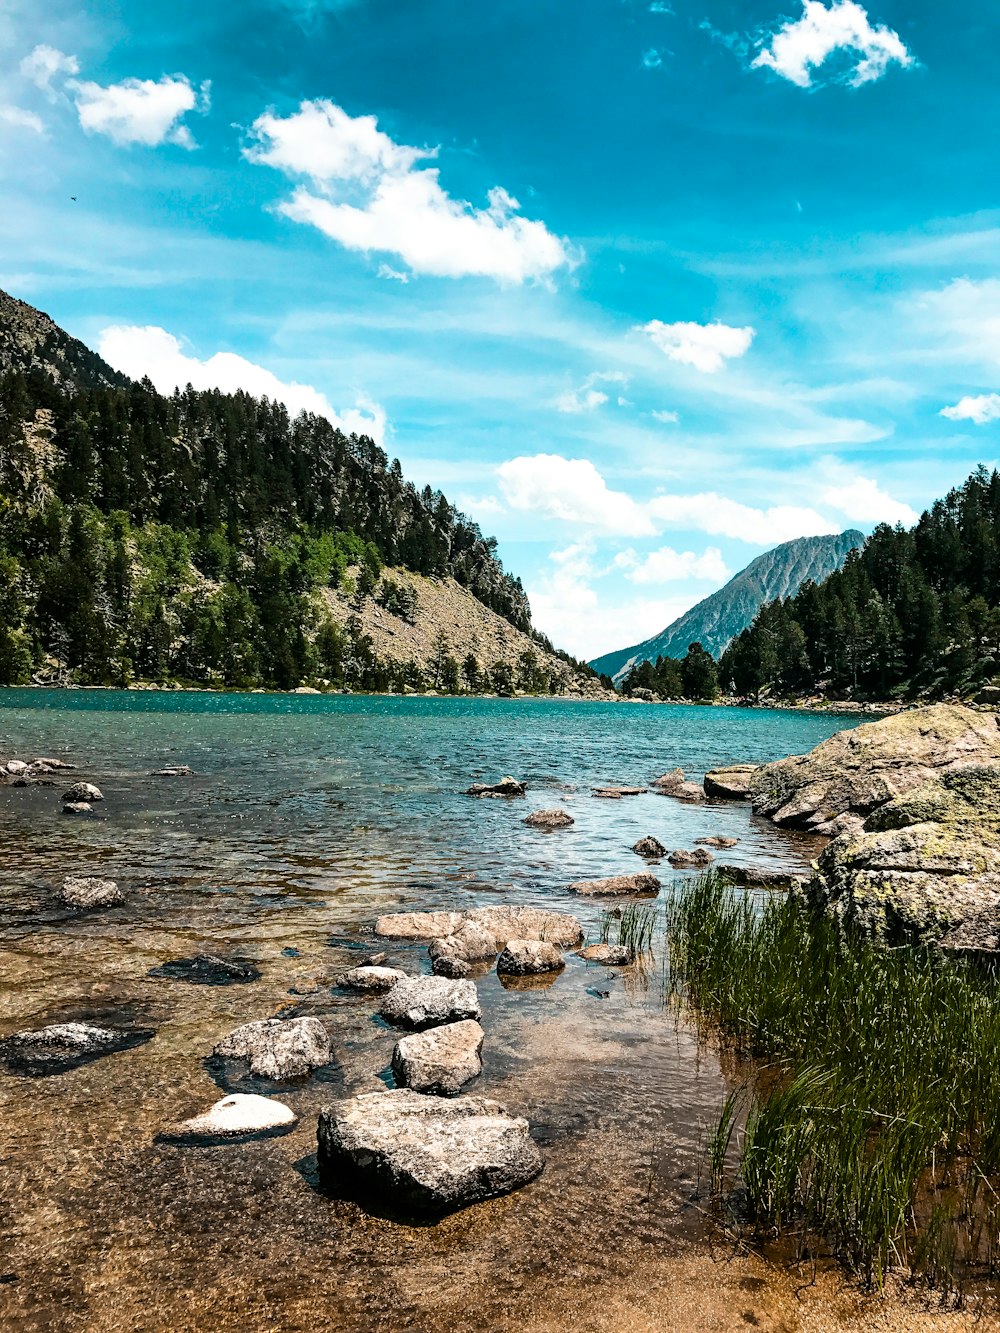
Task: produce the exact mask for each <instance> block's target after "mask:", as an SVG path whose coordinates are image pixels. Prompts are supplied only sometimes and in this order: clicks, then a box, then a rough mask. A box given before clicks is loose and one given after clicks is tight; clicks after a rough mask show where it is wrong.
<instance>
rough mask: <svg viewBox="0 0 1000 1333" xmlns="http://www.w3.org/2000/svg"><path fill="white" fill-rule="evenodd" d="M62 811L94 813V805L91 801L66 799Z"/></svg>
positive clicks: (67, 813)
mask: <svg viewBox="0 0 1000 1333" xmlns="http://www.w3.org/2000/svg"><path fill="white" fill-rule="evenodd" d="M62 812H63V814H64V815H92V814H93V813H94V807H93V806H92V805H91V804H90V802H89V801H64V802H63V808H62Z"/></svg>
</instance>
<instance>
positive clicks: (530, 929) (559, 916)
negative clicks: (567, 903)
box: [466, 905, 583, 949]
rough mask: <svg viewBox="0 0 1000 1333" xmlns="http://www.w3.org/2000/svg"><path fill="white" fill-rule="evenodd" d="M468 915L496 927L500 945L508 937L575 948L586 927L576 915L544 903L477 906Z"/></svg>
mask: <svg viewBox="0 0 1000 1333" xmlns="http://www.w3.org/2000/svg"><path fill="white" fill-rule="evenodd" d="M466 919H467V920H469V921H473V922H477V923H478V924H479V925H482V926H485V927H486V929H487V930H490V931H492V932H493V934H494V936H495V937H496V939H497V940H498V941H499V944H500V947H502V946H503V945H504V944H506V943H507V941H508V940H548V942H549V943H550V944H556V945H558V946H559V948H561V949H572V948H574V947H575V946H576V945H577V944H579V943H581V941H582V940H583V927H582V926H581V925H580V923H579V921H578V920H577V919H576V917H575V916H571V915H570V913H568V912H548V911H546V910H545V909H544V908H541V907H513V906H506V905H505V906H502V907H477V908H474V909H473V910H472V911H471V912H469V913H467V916H466Z"/></svg>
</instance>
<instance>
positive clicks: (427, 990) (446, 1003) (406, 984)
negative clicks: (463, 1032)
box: [379, 977, 482, 1028]
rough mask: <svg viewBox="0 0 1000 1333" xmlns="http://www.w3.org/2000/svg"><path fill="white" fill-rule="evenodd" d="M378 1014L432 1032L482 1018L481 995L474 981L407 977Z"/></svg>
mask: <svg viewBox="0 0 1000 1333" xmlns="http://www.w3.org/2000/svg"><path fill="white" fill-rule="evenodd" d="M379 1013H380V1014H381V1015H382V1017H383V1018H384V1019H386V1020H387V1021H388V1022H390V1023H398V1024H400V1025H401V1026H402V1027H409V1028H429V1027H437V1026H439V1025H440V1024H442V1023H455V1022H458V1021H459V1020H461V1019H464V1018H479V1017H480V1015H481V1013H482V1010H481V1009H480V1007H479V995H478V993H477V991H476V987H475V984H474V983H473V982H471V981H465V980H459V981H452V980H450V979H449V978H448V977H404V978H403V979H402V980H401V981H397V982H396V984H395V986H393V988H392V990H391V991H389V992H388V994H387V995H386V997H385V999H384V1000H383V1001H382V1004H381V1007H380V1008H379Z"/></svg>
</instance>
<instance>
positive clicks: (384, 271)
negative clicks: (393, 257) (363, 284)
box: [375, 264, 410, 287]
mask: <svg viewBox="0 0 1000 1333" xmlns="http://www.w3.org/2000/svg"><path fill="white" fill-rule="evenodd" d="M375 276H376V277H378V278H385V279H387V281H389V282H401V283H402V284H403V286H404V287H405V286H406V284H407V283H408V282H409V281H410V275H409V273H402V272H400V270H399V269H398V268H392V266H391V265H389V264H379V266H378V272H377V273H376V275H375Z"/></svg>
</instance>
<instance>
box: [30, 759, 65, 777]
mask: <svg viewBox="0 0 1000 1333" xmlns="http://www.w3.org/2000/svg"><path fill="white" fill-rule="evenodd" d="M31 767H32V768H44V769H45V770H46V772H49V773H54V772H56V771H60V770H61V771H65V770H66V769H72V768H76V764H67V763H66V761H65V760H64V759H44V758H40V759H32V761H31Z"/></svg>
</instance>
